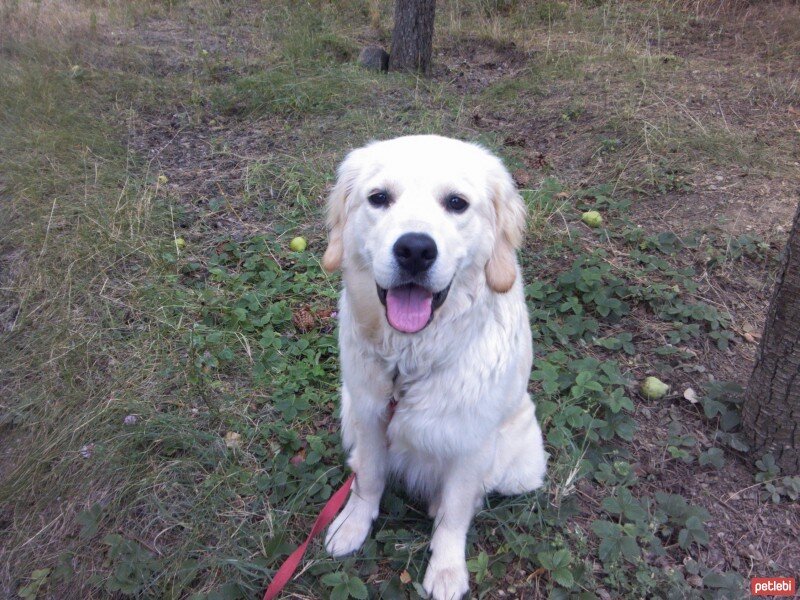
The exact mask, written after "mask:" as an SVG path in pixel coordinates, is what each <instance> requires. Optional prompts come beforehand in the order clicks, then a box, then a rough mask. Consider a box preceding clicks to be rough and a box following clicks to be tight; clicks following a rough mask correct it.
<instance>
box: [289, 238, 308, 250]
mask: <svg viewBox="0 0 800 600" xmlns="http://www.w3.org/2000/svg"><path fill="white" fill-rule="evenodd" d="M306 246H308V242H306V238H304V237H300V236H298V237H296V238H294V239H293V240H292V241H291V242H289V248H291V249H292V251H293V252H302V251H303V250H305V249H306Z"/></svg>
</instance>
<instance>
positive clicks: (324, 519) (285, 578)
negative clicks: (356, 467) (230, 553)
mask: <svg viewBox="0 0 800 600" xmlns="http://www.w3.org/2000/svg"><path fill="white" fill-rule="evenodd" d="M355 478H356V474H355V473H353V474H351V475H350V477H348V478H347V481H345V482H344V484H342V487H340V488H339V489H338V490H336V492H334V494H333V495H332V496H331V498H330V500H328V502H327V503H326V504H325V506H324V507H323V508H322V511H321V512H320V513H319V516H318V517H317V520H316V521H314V526H313V527H312V528H311V533H309V534H308V537H307V538H306V541H305V542H303V543H302V544H300V546H298V548H297V549H296V550H295V551H294V552H292V553H291V554H290V555H289V557H288V558H287V559H286V560H285V561H283V564H282V565H281V568H280V569H278V571H277V572H276V573H275V577H273V579H272V583H270V584H269V587H268V588H267V591H266V592H265V593H264V600H273V598H275V597H276V596H277V595H278V594H279V593H280V592H281V590H282V589H283V588H284V586H285V585H286V584H287V583H289V580H290V579H291V578H292V575H294V572H295V571H296V570H297V567H298V565H299V564H300V560H301V559H302V558H303V555H304V554H305V553H306V549H307V548H308V544H309V543H310V542H311V540H312V539H313V538H314V536H315V535H317V534H318V533H319V532H321V531H322V530H323V529H325V528H326V527H327V526H328V525H330V522H331V521H333V518H334V517H335V516H336V513H338V512H339V511H340V510H341V508H342V505H343V504H344V501H345V500H347V494H349V493H350V488H351V487H352V485H353V480H354V479H355Z"/></svg>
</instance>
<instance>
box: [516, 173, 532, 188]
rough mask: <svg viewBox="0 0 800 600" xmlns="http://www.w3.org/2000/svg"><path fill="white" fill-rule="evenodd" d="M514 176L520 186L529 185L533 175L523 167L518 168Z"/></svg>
mask: <svg viewBox="0 0 800 600" xmlns="http://www.w3.org/2000/svg"><path fill="white" fill-rule="evenodd" d="M513 176H514V181H515V182H516V183H517V185H518V186H520V187H524V186H526V185H528V184H529V183H530V181H531V176H530V175H528V173H527V172H526V171H524V170H523V169H517V170H516V171H514V174H513Z"/></svg>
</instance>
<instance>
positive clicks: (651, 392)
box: [641, 377, 669, 400]
mask: <svg viewBox="0 0 800 600" xmlns="http://www.w3.org/2000/svg"><path fill="white" fill-rule="evenodd" d="M667 391H669V386H668V385H667V384H666V383H664V382H663V381H661V380H660V379H659V378H658V377H647V378H646V379H645V380H644V381H643V382H642V387H641V392H642V396H644V397H645V398H647V399H648V400H660V399H661V398H663V397H664V396H665V395H666V394H667Z"/></svg>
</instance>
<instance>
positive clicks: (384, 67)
mask: <svg viewBox="0 0 800 600" xmlns="http://www.w3.org/2000/svg"><path fill="white" fill-rule="evenodd" d="M358 64H359V65H361V66H362V67H364V68H365V69H370V70H372V71H383V72H384V73H385V72H386V71H388V70H389V53H388V52H386V50H384V49H383V48H381V47H380V46H367V47H366V48H364V49H363V50H362V51H361V53H360V54H359V55H358Z"/></svg>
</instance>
